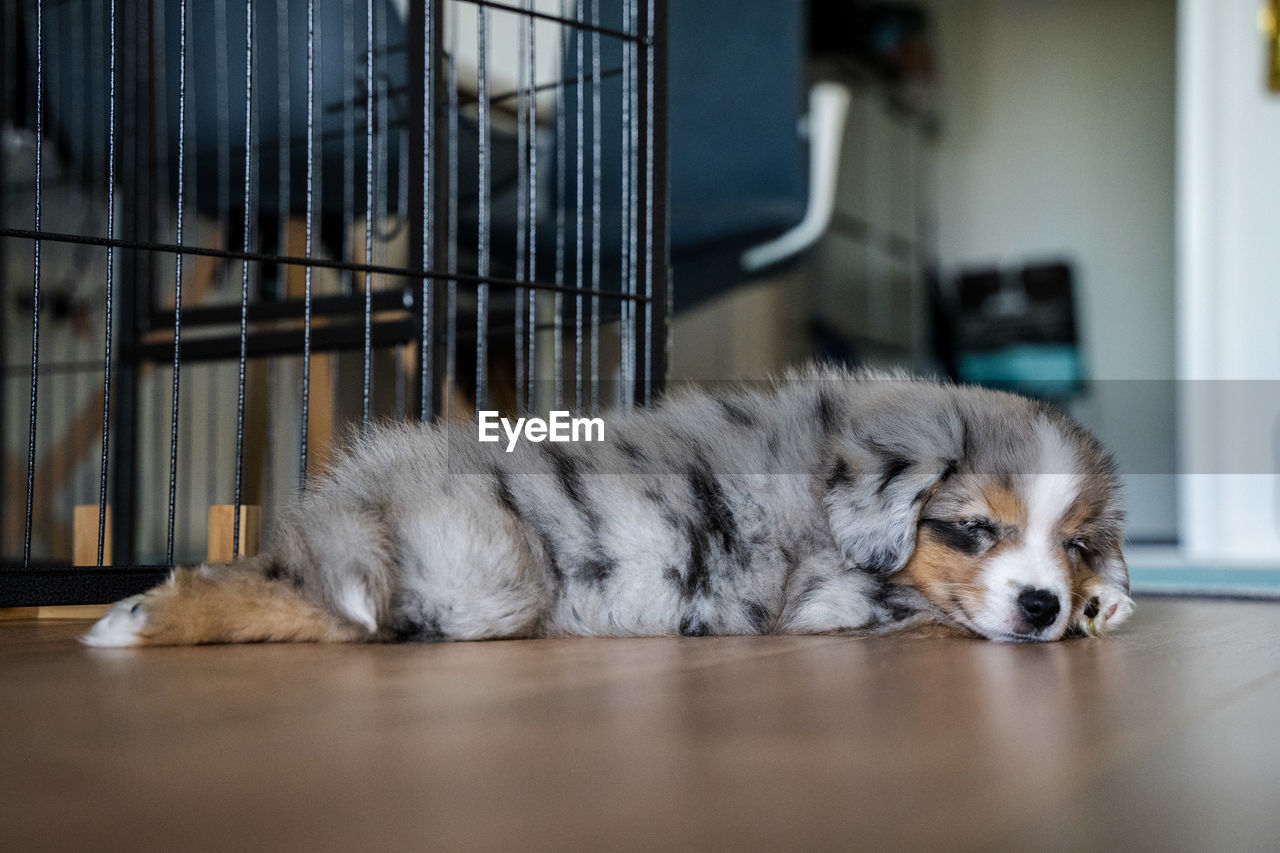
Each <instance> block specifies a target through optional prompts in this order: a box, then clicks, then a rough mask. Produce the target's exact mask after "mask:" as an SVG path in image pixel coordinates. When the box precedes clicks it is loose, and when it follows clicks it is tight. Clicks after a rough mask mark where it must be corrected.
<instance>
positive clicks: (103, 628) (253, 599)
mask: <svg viewBox="0 0 1280 853" xmlns="http://www.w3.org/2000/svg"><path fill="white" fill-rule="evenodd" d="M256 562H257V560H249V561H245V563H246V564H247V565H244V566H241V565H237V564H233V565H228V566H202V567H200V568H197V569H178V570H176V571H175V572H174V573H173V574H172V575H171V576H170V578H169V580H168V581H167V582H165V583H163V584H161V585H160V586H158V587H155V588H154V589H152V590H150V591H149V592H146V593H144V594H142V595H135V596H133V597H132V598H126V599H125V600H124V601H121V602H118V603H117V604H116V605H115V606H114V607H112V608H111V609H110V610H109V611H107V614H106V615H105V616H103V617H102V618H101V619H100V620H98V621H97V622H96V623H94V625H93V627H92V628H91V629H90V630H89V633H88V634H85V635H84V636H83V637H81V641H82V642H83V643H85V644H86V645H90V646H109V647H110V646H117V647H118V646H186V645H196V644H199V643H253V642H280V643H283V642H292V643H308V642H310V643H318V642H336V643H341V642H358V641H361V640H369V639H372V635H371V634H370V633H369V632H368V631H367V630H366V629H365V628H363V627H360V626H357V625H355V624H354V623H352V622H349V621H347V620H345V619H343V618H341V617H340V616H337V615H335V614H333V613H332V612H330V611H328V610H326V609H325V608H323V607H321V606H319V605H317V604H315V603H314V602H312V601H310V600H309V599H307V598H305V597H304V596H303V595H301V594H300V593H299V592H298V591H297V590H296V589H295V588H294V587H293V586H292V585H290V584H289V583H288V582H287V581H283V580H274V579H270V578H268V577H266V576H265V575H264V574H263V573H262V572H261V571H260V570H258V569H259V567H258V566H257V565H255V564H256Z"/></svg>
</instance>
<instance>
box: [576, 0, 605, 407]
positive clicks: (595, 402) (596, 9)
mask: <svg viewBox="0 0 1280 853" xmlns="http://www.w3.org/2000/svg"><path fill="white" fill-rule="evenodd" d="M591 24H592V26H593V27H594V28H595V29H594V30H593V31H592V33H591V414H593V415H594V414H597V413H598V412H599V411H600V217H601V214H602V210H601V203H600V181H601V174H600V153H601V152H600V146H601V142H600V32H599V25H600V0H591ZM579 38H581V36H579ZM578 99H579V100H581V99H582V93H581V92H579V93H578ZM579 215H581V211H579Z"/></svg>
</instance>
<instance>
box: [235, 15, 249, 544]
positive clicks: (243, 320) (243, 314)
mask: <svg viewBox="0 0 1280 853" xmlns="http://www.w3.org/2000/svg"><path fill="white" fill-rule="evenodd" d="M244 16H245V20H244V26H245V34H244V238H243V242H244V252H245V253H246V254H247V253H248V252H249V240H250V235H251V234H252V233H253V232H252V230H251V228H250V225H251V219H250V207H251V197H252V189H253V185H252V179H253V0H245V12H244ZM248 334H249V262H248V261H245V262H244V263H243V264H242V265H241V267H240V363H239V371H238V374H237V378H236V477H235V500H234V501H233V502H232V505H233V506H234V507H235V509H234V510H233V512H234V513H235V522H234V524H233V526H232V532H231V542H232V545H231V555H232V557H233V558H234V557H238V556H239V555H240V498H241V493H242V489H243V486H244V404H245V399H244V397H245V366H246V365H245V363H246V360H247V358H248Z"/></svg>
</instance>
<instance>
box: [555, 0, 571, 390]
mask: <svg viewBox="0 0 1280 853" xmlns="http://www.w3.org/2000/svg"><path fill="white" fill-rule="evenodd" d="M565 4H566V0H560V17H561V18H562V19H563V18H565V16H566V12H567V9H566V5H565ZM566 30H567V28H566V26H564V25H561V27H560V40H561V42H562V43H563V41H564V37H565V33H566ZM563 55H564V53H563V50H562V51H561V56H563ZM566 85H568V84H567V82H566V81H565V80H564V79H563V76H562V78H561V84H560V86H559V88H558V89H557V90H556V140H557V143H556V268H555V281H556V284H557V285H560V286H563V285H564V259H565V228H564V215H565V198H566V196H567V195H568V192H569V190H568V186H567V182H568V179H567V178H566V176H565V171H566V165H565V160H566V159H567V158H566V156H565V143H564V140H565V126H566V125H567V122H566V120H565V109H564V90H565V86H566ZM552 302H553V305H552V311H553V313H554V315H555V333H554V334H553V336H552V346H553V348H554V352H553V353H552V361H553V362H554V363H555V377H554V380H553V382H554V385H555V400H554V402H555V407H556V408H557V409H558V408H560V407H561V406H563V405H564V295H563V294H562V293H560V292H559V291H557V292H556V294H555V296H554V297H553V299H552Z"/></svg>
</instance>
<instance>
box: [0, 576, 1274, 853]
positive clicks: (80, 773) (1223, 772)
mask: <svg viewBox="0 0 1280 853" xmlns="http://www.w3.org/2000/svg"><path fill="white" fill-rule="evenodd" d="M84 624H85V623H73V622H72V623H57V622H48V621H45V622H35V621H28V622H4V623H0V850H6V851H30V850H40V849H58V850H117V849H119V850H124V849H129V850H166V851H191V850H232V849H234V850H305V851H315V850H452V849H487V850H530V849H533V850H539V849H541V850H572V849H584V850H606V849H609V850H616V849H635V850H641V849H663V848H665V849H681V850H683V849H702V850H721V849H724V850H743V849H771V850H778V849H798V850H812V849H901V850H928V849H948V850H951V849H955V850H979V849H981V850H1002V849H1025V850H1029V849H1038V850H1073V851H1080V850H1215V851H1216V850H1274V849H1277V846H1278V845H1280V604H1267V603H1243V602H1236V603H1233V602H1208V601H1189V600H1157V599H1148V600H1145V601H1142V602H1140V608H1139V611H1138V614H1137V616H1136V617H1135V619H1134V620H1133V622H1131V623H1130V625H1129V626H1126V629H1125V630H1124V631H1123V633H1121V634H1120V635H1119V636H1117V637H1115V638H1112V639H1109V640H1077V641H1071V642H1067V643H1060V644H1056V645H1040V646H1032V645H1026V646H1010V645H996V644H992V643H987V642H979V641H966V640H954V639H950V640H948V639H924V638H915V639H912V638H895V639H876V640H867V639H850V638H839V637H810V638H801V637H771V638H754V639H752V638H719V639H717V638H703V639H694V638H691V639H651V640H568V641H530V642H504V643H474V644H457V645H448V644H446V645H425V646H331V647H318V646H291V647H290V646H239V647H207V648H186V649H149V650H138V651H128V650H95V649H88V648H84V647H81V646H79V645H78V644H76V643H75V642H74V641H73V637H74V636H75V635H76V634H77V633H78V632H79V631H81V630H83V628H84Z"/></svg>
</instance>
